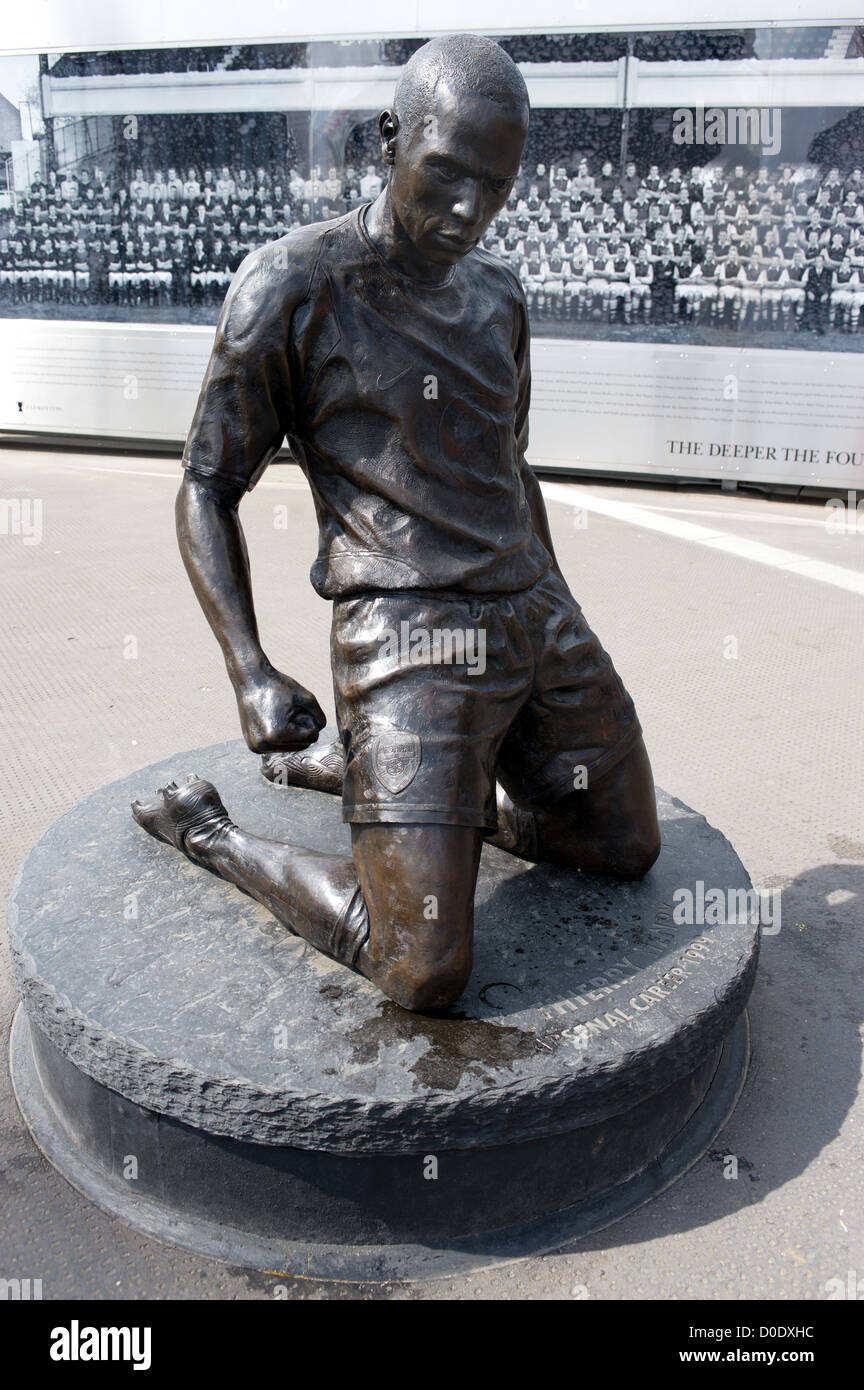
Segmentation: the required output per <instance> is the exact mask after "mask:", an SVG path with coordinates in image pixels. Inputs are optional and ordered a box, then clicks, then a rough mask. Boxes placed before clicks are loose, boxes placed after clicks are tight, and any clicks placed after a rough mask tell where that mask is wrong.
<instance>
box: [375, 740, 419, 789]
mask: <svg viewBox="0 0 864 1390" xmlns="http://www.w3.org/2000/svg"><path fill="white" fill-rule="evenodd" d="M371 751H372V767H373V770H374V772H375V776H376V777H377V778H378V781H379V782H380V783H381V785H382V787H386V789H387V791H388V792H392V794H393V795H394V796H395V795H396V794H397V793H398V792H404V790H405V788H406V787H407V786H410V784H411V783H412V782H413V781H414V778H415V777H416V776H417V769H418V768H419V766H420V760H421V758H422V745H421V743H420V739H419V737H418V736H417V734H412V733H409V732H408V730H407V729H388V730H387V732H386V733H383V734H378V736H377V737H376V738H375V739H373V740H372V750H371Z"/></svg>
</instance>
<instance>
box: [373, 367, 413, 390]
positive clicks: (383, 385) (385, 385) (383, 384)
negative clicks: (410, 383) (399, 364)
mask: <svg viewBox="0 0 864 1390" xmlns="http://www.w3.org/2000/svg"><path fill="white" fill-rule="evenodd" d="M410 370H411V368H410V367H406V368H405V370H404V372H399V373H398V375H397V376H394V377H393V380H392V381H382V380H381V373H380V372H379V373H378V380H377V381H376V382H375V385H376V386H377V387H378V389H379V390H380V391H389V390H390V387H391V386H395V385H396V382H397V381H401V380H402V378H403V376H407V375H408V373H409V372H410Z"/></svg>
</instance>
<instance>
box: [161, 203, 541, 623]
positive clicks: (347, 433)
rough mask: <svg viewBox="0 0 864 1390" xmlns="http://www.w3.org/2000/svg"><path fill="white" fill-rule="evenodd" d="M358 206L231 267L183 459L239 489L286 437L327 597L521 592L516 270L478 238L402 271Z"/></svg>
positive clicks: (533, 561) (521, 404)
mask: <svg viewBox="0 0 864 1390" xmlns="http://www.w3.org/2000/svg"><path fill="white" fill-rule="evenodd" d="M363 212H364V209H363V208H359V209H355V210H354V211H352V212H350V213H348V214H347V215H345V216H343V217H340V218H336V219H334V220H333V221H331V222H324V223H317V224H314V225H312V226H308V227H303V228H296V229H294V230H293V231H292V232H290V233H289V234H288V235H287V236H285V237H283V238H281V239H280V240H278V241H274V242H272V243H269V244H268V245H267V246H264V247H261V248H259V250H257V251H256V252H253V254H252V255H251V256H249V257H247V259H246V260H245V261H244V263H243V265H241V267H240V270H239V272H238V274H237V276H236V277H235V280H234V282H233V284H232V286H231V289H230V291H229V294H228V297H227V299H226V303H225V307H224V309H223V312H222V317H221V319H220V324H219V328H218V329H217V334H216V341H215V344H214V348H213V353H212V357H211V360H210V364H209V366H208V369H207V373H206V376H205V378H204V383H203V386H202V388H201V395H200V398H199V402H198V407H197V410H196V413H195V418H194V420H193V423H192V428H191V431H190V434H189V437H188V440H187V443H186V449H185V451H184V463H185V465H186V467H187V469H188V470H189V471H190V472H191V473H192V475H193V476H196V477H199V478H201V479H202V480H208V481H209V482H210V484H211V486H215V487H216V488H219V487H220V486H221V487H223V488H224V489H225V490H226V491H227V492H230V491H231V490H233V492H234V495H235V497H236V496H237V495H240V494H241V493H242V489H244V488H248V487H251V486H253V485H254V483H255V481H256V480H257V477H258V476H259V475H260V473H261V471H263V469H264V467H266V465H267V463H269V461H270V460H271V459H272V458H273V457H274V455H275V454H276V452H277V451H278V449H279V448H280V446H281V444H282V441H283V439H284V437H285V436H286V435H287V437H288V440H289V442H290V445H291V449H292V452H293V453H294V455H295V457H296V458H297V460H298V462H299V463H300V466H301V467H302V469H303V471H304V473H305V474H306V476H307V478H308V480H309V483H310V486H311V489H312V493H313V497H314V501H315V506H316V510H317V515H318V523H319V551H318V558H317V559H316V561H315V563H314V565H313V567H312V575H311V577H312V583H313V585H314V587H315V589H316V590H317V591H318V593H319V594H321V595H322V596H323V597H325V598H343V597H345V596H346V595H348V594H352V593H360V592H367V591H370V590H385V591H386V590H393V589H426V590H429V589H434V590H441V589H447V590H457V591H461V592H467V593H475V594H489V595H492V594H496V593H514V592H519V591H521V590H524V589H527V588H528V587H530V586H531V585H532V584H534V583H535V582H536V580H537V579H538V578H540V577H541V576H542V575H544V574H545V573H546V572H547V571H548V570H549V568H550V565H551V560H550V557H549V554H548V552H547V550H546V549H545V547H544V546H543V545H542V543H541V542H540V540H539V539H538V537H537V535H536V532H535V530H534V527H533V523H532V517H531V511H530V507H529V504H528V501H527V498H526V493H525V487H524V483H523V468H524V467H526V466H527V465H526V464H525V461H524V450H525V445H526V442H527V434H528V406H529V397H530V365H529V351H528V345H529V328H528V315H527V309H526V305H525V297H524V293H523V291H522V287H521V285H520V283H519V280H518V279H517V277H516V276H515V275H514V274H513V272H512V271H510V270H509V269H508V268H507V267H506V266H505V265H504V264H503V263H502V262H500V261H498V260H496V259H495V258H494V257H492V256H490V255H489V254H488V252H486V251H483V250H481V249H479V248H478V249H475V250H473V251H471V252H469V253H468V255H467V256H465V257H464V258H463V259H462V260H461V261H460V262H459V263H458V264H457V265H456V266H455V267H453V268H452V270H451V272H450V273H449V274H448V276H447V278H446V280H445V281H444V283H443V284H440V285H427V284H425V283H422V282H418V281H416V280H412V279H409V278H408V277H407V276H405V275H403V274H402V273H400V272H399V271H397V270H396V269H395V268H394V267H393V266H392V265H391V264H390V263H389V262H388V261H386V260H385V259H384V257H383V256H382V255H381V254H380V253H379V251H378V250H377V249H376V248H375V246H374V245H373V244H372V242H371V241H370V239H369V237H368V235H367V233H366V231H365V226H364V223H363V219H362V214H363Z"/></svg>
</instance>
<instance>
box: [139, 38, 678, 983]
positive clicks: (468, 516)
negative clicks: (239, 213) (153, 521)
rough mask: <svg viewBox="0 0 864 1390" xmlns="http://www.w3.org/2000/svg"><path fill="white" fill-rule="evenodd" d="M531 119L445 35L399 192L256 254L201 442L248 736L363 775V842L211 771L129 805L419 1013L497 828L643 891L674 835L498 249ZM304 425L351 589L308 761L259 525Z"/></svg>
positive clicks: (192, 566)
mask: <svg viewBox="0 0 864 1390" xmlns="http://www.w3.org/2000/svg"><path fill="white" fill-rule="evenodd" d="M528 121H529V103H528V94H527V90H526V88H525V83H524V81H523V79H522V76H521V74H520V72H519V70H518V68H517V67H516V65H515V64H514V63H513V62H512V61H511V59H510V58H509V57H508V56H507V54H506V53H505V52H504V50H503V49H502V48H501V47H500V46H499V45H498V44H496V43H495V42H493V41H492V40H491V39H484V38H478V37H475V36H473V35H456V36H450V37H446V38H442V39H435V40H433V41H432V42H431V43H427V44H426V45H424V47H422V48H421V49H419V50H418V52H417V53H415V55H414V56H413V58H412V59H411V61H410V62H409V63H408V64H407V66H406V67H405V69H404V71H403V74H402V76H401V78H400V81H399V83H398V86H397V89H396V95H395V100H394V105H393V109H392V110H388V111H384V112H383V113H382V115H381V117H380V121H379V128H380V133H381V146H382V154H383V158H384V160H385V161H386V164H387V166H388V169H389V176H388V181H387V184H386V187H385V188H384V189H383V191H382V192H381V194H380V195H379V196H378V197H377V198H376V199H375V201H374V202H371V203H367V204H365V205H364V206H362V207H360V208H359V209H356V210H354V211H353V212H350V213H348V214H347V215H346V216H343V217H339V218H336V219H334V220H332V221H329V222H322V223H318V224H314V225H311V226H307V227H301V228H297V229H295V230H294V231H292V232H290V233H289V234H288V235H287V236H284V237H282V238H280V239H279V240H278V241H275V242H273V243H270V244H268V245H267V246H265V247H262V248H261V249H259V250H258V251H255V252H253V253H252V254H251V255H249V256H248V257H247V258H246V260H245V261H244V262H243V264H242V265H241V267H240V269H239V271H238V272H237V274H236V276H235V278H234V281H233V283H232V285H231V288H230V290H229V293H228V295H227V298H226V301H225V305H224V308H223V311H222V315H221V318H220V322H219V327H218V329H217V333H216V340H215V345H214V348H213V353H212V357H211V359H210V363H209V366H208V369H207V373H206V376H205V378H204V383H203V386H202V389H201V395H200V398H199V401H198V407H197V410H196V413H195V418H194V421H193V424H192V428H191V431H190V434H189V438H188V441H187V444H186V449H185V452H184V464H185V474H184V479H183V483H182V486H181V488H180V493H179V496H178V499H177V526H178V536H179V543H180V549H181V552H182V555H183V559H184V562H185V564H186V569H187V571H188V573H189V577H190V579H191V581H192V584H193V586H194V589H195V592H196V594H197V596H198V600H199V602H200V604H201V606H202V608H203V610H204V613H205V615H206V617H207V619H208V621H209V623H210V626H211V627H212V629H213V631H214V633H215V634H216V637H217V639H218V641H219V643H220V645H221V647H222V650H223V653H224V656H225V662H226V666H227V669H228V674H229V677H230V679H231V682H232V684H233V686H234V690H235V693H236V696H237V704H238V707H239V711H240V722H241V725H242V728H243V733H244V735H245V738H246V741H247V743H248V744H249V747H250V748H251V749H253V751H255V752H256V753H260V754H263V755H264V761H263V765H262V770H263V771H264V774H265V776H267V777H269V778H270V779H271V780H273V781H277V782H283V783H286V784H293V785H298V786H310V787H318V788H322V789H324V790H327V791H332V792H334V793H336V792H339V791H341V793H342V798H343V815H344V818H345V819H346V820H347V821H349V822H350V824H351V834H352V856H351V857H350V858H349V857H347V856H345V857H340V856H333V855H326V854H321V853H319V852H315V851H312V850H308V849H303V848H302V847H301V846H297V845H289V844H282V843H277V842H275V841H269V840H262V839H260V838H258V837H256V836H254V835H250V834H248V833H247V832H246V831H244V830H243V829H241V828H240V827H239V826H236V825H234V824H233V823H232V821H231V819H230V818H229V815H228V813H227V811H226V810H225V807H224V806H223V805H222V802H221V800H220V798H219V795H218V793H217V792H216V790H215V788H214V787H213V786H212V785H211V784H210V783H209V782H205V781H201V780H200V779H198V778H196V777H190V778H189V780H188V782H186V783H185V784H183V785H180V786H178V785H176V784H174V783H172V784H170V785H169V786H167V787H165V788H164V789H162V790H160V792H159V793H158V797H157V799H156V800H155V801H154V802H151V803H149V804H142V803H140V802H135V803H134V805H133V814H134V816H135V818H136V820H137V821H138V823H139V824H140V825H142V826H143V827H144V829H145V830H147V831H149V833H150V834H152V835H155V836H156V837H157V838H159V839H161V840H164V841H166V842H168V843H170V844H172V845H174V846H175V847H176V848H177V849H179V850H181V851H182V852H183V853H184V854H185V855H187V857H188V858H189V859H191V860H192V861H193V862H194V863H196V864H200V865H203V866H204V867H206V868H207V869H209V870H211V871H212V872H213V873H216V874H218V875H220V876H221V877H222V878H224V879H226V880H227V881H228V882H230V883H234V884H237V885H238V886H239V887H241V888H243V889H245V890H246V891H247V892H248V893H250V894H251V895H252V896H253V897H255V898H256V899H257V900H258V901H259V902H261V903H263V904H264V905H265V906H266V907H267V908H269V909H270V911H271V912H273V913H274V915H275V916H276V917H277V918H278V919H279V921H280V922H282V923H284V925H285V926H286V927H288V928H290V929H291V930H292V931H294V932H296V933H297V934H298V935H300V936H302V937H304V938H305V939H306V940H307V941H309V942H311V943H312V945H314V946H315V947H317V948H318V949H319V950H321V951H323V952H325V953H326V954H327V955H329V956H331V957H333V958H334V959H336V960H338V961H340V962H341V963H342V964H344V965H347V966H350V967H351V968H353V969H354V970H357V971H359V972H360V973H361V974H363V975H365V976H366V977H367V978H368V979H369V980H371V981H373V982H374V984H376V985H377V986H378V988H379V989H381V990H382V991H383V992H384V993H385V994H387V995H389V996H390V998H391V999H394V1000H395V1001H396V1002H397V1003H399V1004H401V1005H403V1006H404V1007H405V1008H407V1009H413V1010H426V1009H439V1008H444V1007H446V1006H448V1005H450V1004H452V1003H453V1002H454V1001H455V1000H456V999H457V998H458V996H459V995H460V993H461V992H462V990H463V989H464V987H465V984H466V982H467V979H468V976H469V974H470V971H471V958H472V934H473V899H474V887H475V881H476V876H477V869H478V864H479V860H480V851H481V848H482V845H483V841H484V839H488V840H489V841H490V842H491V843H492V844H495V845H499V846H501V847H502V848H504V849H507V850H510V851H512V852H513V853H515V854H519V855H523V856H524V857H526V858H529V859H544V860H553V861H555V862H557V863H561V864H566V865H569V866H572V867H573V868H574V869H581V870H583V871H585V872H587V873H592V874H594V873H596V874H610V875H612V876H615V877H618V878H623V879H634V878H640V877H642V875H644V874H645V873H646V871H647V870H648V869H649V868H650V866H651V864H652V863H653V862H654V860H655V858H656V857H657V854H658V852H659V832H658V827H657V814H656V806H655V799H654V785H653V778H652V775H651V768H650V765H649V761H648V756H647V753H646V751H645V746H644V743H643V740H642V733H641V729H640V726H639V722H638V720H637V717H636V713H635V710H634V707H633V702H632V700H631V698H630V696H629V695H628V694H627V692H626V690H625V689H624V686H623V685H622V682H621V680H620V678H619V676H618V675H617V673H616V671H615V669H614V667H613V666H612V664H611V662H610V660H609V658H608V656H607V655H606V653H605V652H604V651H603V649H602V647H601V646H600V643H599V642H598V640H597V638H596V637H595V635H594V633H593V632H592V631H591V629H590V628H589V627H588V625H587V623H586V621H585V618H584V616H583V614H582V610H581V608H580V607H579V605H578V604H577V603H576V601H575V600H574V598H573V597H572V595H571V594H570V591H569V589H568V587H567V584H566V582H565V580H564V578H563V576H562V574H561V571H560V569H559V567H558V564H557V561H556V559H555V554H554V550H553V546H552V540H551V537H550V533H549V525H548V521H547V518H546V512H545V507H544V504H543V500H542V496H541V493H540V488H539V485H538V483H537V480H536V479H535V477H534V475H533V474H532V472H531V469H530V468H529V467H528V465H527V463H526V461H525V448H526V444H527V434H528V406H529V398H530V366H529V327H528V316H527V309H526V304H525V296H524V294H523V291H522V287H521V284H520V282H519V280H518V278H517V277H516V276H515V275H514V274H513V273H512V271H510V270H509V269H508V268H506V267H505V266H504V265H503V264H502V263H501V262H500V261H498V260H496V259H495V258H494V257H493V256H491V255H489V254H488V253H487V252H486V251H485V250H483V249H481V247H480V241H481V238H482V237H483V234H484V232H485V231H486V229H487V227H488V226H489V224H490V222H491V221H492V219H493V218H494V217H495V216H496V214H497V213H498V212H499V210H500V209H501V207H502V206H503V205H504V203H505V202H506V200H507V197H508V195H509V193H510V190H511V187H512V185H513V182H514V180H515V178H516V175H517V173H518V170H519V163H520V159H521V156H522V150H523V147H524V144H525V139H526V136H527V132H528ZM286 435H287V437H288V439H289V442H290V444H291V448H292V450H293V453H294V456H295V457H296V459H297V460H298V462H299V464H300V466H301V467H302V469H303V471H304V473H305V475H306V477H307V479H308V481H309V485H310V487H311V489H312V493H313V496H314V498H315V505H316V509H317V514H318V521H319V528H320V545H319V552H318V558H317V560H316V561H315V564H314V565H313V567H312V576H311V577H312V583H313V585H314V587H315V588H316V590H317V591H318V593H319V594H321V595H323V596H324V597H326V598H329V599H332V600H333V625H332V665H333V681H334V689H335V697H336V711H337V720H338V727H339V734H340V739H341V743H340V744H335V745H331V746H329V747H326V748H320V747H319V748H310V745H313V744H315V742H316V740H317V739H318V736H319V733H320V731H321V730H322V728H324V726H325V722H326V721H325V718H324V715H323V713H322V711H321V708H320V706H319V705H318V702H317V700H316V699H315V697H314V696H313V695H312V694H311V693H310V692H309V691H308V690H305V689H304V688H303V687H302V686H301V685H299V684H298V683H297V682H296V681H295V680H292V679H291V678H290V677H288V676H286V675H283V674H282V673H281V672H279V671H277V670H275V669H274V667H273V666H272V665H271V664H270V662H269V661H268V660H267V657H266V656H265V654H264V651H263V649H262V647H261V643H260V641H259V637H258V629H257V625H256V621H255V612H254V608H253V602H252V591H251V584H250V576H249V564H248V557H247V552H246V545H245V541H244V536H243V529H242V526H241V523H240V519H239V516H238V505H239V503H240V500H241V498H242V497H243V494H244V492H245V491H247V490H249V489H251V488H252V487H253V486H254V485H255V483H256V481H257V480H258V478H259V477H260V476H261V473H262V472H263V470H264V468H265V467H266V466H267V464H268V463H269V462H270V460H271V459H272V458H273V457H274V455H275V454H276V452H277V451H278V449H279V448H280V446H281V444H282V442H283V439H284V438H285V436H286ZM307 749H308V750H309V751H306V752H304V751H303V750H307ZM496 783H497V786H496Z"/></svg>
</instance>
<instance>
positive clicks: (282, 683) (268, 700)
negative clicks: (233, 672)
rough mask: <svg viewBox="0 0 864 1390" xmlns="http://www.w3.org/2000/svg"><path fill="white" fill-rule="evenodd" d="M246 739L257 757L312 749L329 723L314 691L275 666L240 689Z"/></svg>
mask: <svg viewBox="0 0 864 1390" xmlns="http://www.w3.org/2000/svg"><path fill="white" fill-rule="evenodd" d="M236 694H237V708H238V709H239V711H240V724H241V727H242V729H243V737H244V738H245V739H246V742H247V743H248V745H249V747H250V748H251V749H252V752H253V753H282V752H288V751H290V750H292V749H297V748H308V747H309V744H310V743H314V742H315V741H316V739H317V738H318V735H319V734H320V732H321V730H322V729H323V728H324V726H325V724H326V723H327V719H326V716H325V714H324V711H323V710H322V709H321V706H320V705H319V703H318V701H317V700H316V699H315V696H314V695H313V694H312V693H311V691H309V690H306V689H305V688H304V687H303V686H302V685H299V684H298V683H297V681H292V680H291V678H290V677H289V676H283V675H282V672H281V671H277V670H275V669H274V668H273V667H272V666H270V667H268V668H267V669H265V670H264V671H260V672H257V673H256V674H255V675H254V676H248V677H247V678H246V679H244V681H243V682H242V684H239V685H238V686H237V687H236Z"/></svg>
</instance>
